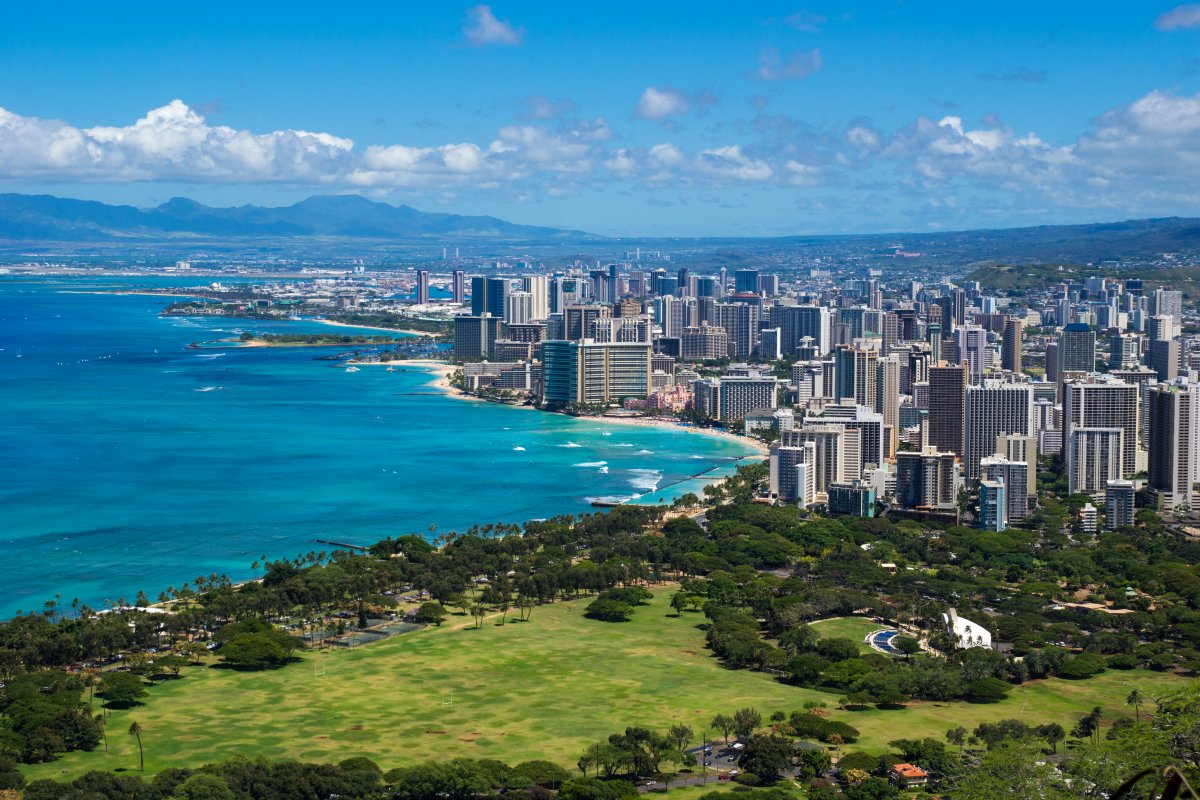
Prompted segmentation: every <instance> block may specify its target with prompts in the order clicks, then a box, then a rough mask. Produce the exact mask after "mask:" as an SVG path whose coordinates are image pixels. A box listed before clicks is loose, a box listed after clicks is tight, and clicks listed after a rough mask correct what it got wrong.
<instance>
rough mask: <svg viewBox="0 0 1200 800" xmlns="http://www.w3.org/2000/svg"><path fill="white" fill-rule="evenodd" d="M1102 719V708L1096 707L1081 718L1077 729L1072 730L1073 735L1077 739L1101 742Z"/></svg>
mask: <svg viewBox="0 0 1200 800" xmlns="http://www.w3.org/2000/svg"><path fill="white" fill-rule="evenodd" d="M1102 718H1103V713H1102V712H1101V710H1100V706H1096V707H1095V708H1093V709H1092V710H1091V712H1090V713H1088V714H1085V715H1084V716H1082V717H1080V718H1079V722H1077V723H1075V727H1074V728H1072V729H1071V735H1072V736H1074V737H1075V738H1076V739H1091V740H1093V741H1099V739H1100V720H1101V719H1102Z"/></svg>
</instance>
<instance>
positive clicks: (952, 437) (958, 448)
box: [929, 363, 994, 458]
mask: <svg viewBox="0 0 1200 800" xmlns="http://www.w3.org/2000/svg"><path fill="white" fill-rule="evenodd" d="M967 377H968V373H967V367H966V366H965V365H963V364H954V365H950V364H946V363H939V364H936V365H933V366H930V367H929V444H930V446H931V447H934V448H936V449H937V450H939V451H941V452H948V453H953V454H954V455H956V456H958V457H959V458H962V457H963V456H964V454H965V452H966V442H965V438H964V431H965V424H966V388H967V383H968V380H967ZM993 441H994V440H993Z"/></svg>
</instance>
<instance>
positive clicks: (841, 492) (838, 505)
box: [829, 480, 875, 517]
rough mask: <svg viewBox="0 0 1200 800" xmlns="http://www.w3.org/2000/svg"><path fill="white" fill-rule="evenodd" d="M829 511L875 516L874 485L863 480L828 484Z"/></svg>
mask: <svg viewBox="0 0 1200 800" xmlns="http://www.w3.org/2000/svg"><path fill="white" fill-rule="evenodd" d="M829 513H830V514H849V515H850V516H854V517H873V516H875V487H874V486H872V485H871V484H870V483H868V482H867V481H863V480H857V481H846V482H845V483H831V484H829Z"/></svg>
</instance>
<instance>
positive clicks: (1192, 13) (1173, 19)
mask: <svg viewBox="0 0 1200 800" xmlns="http://www.w3.org/2000/svg"><path fill="white" fill-rule="evenodd" d="M1198 25H1200V4H1195V3H1190V4H1188V5H1182V6H1176V7H1175V8H1172V9H1171V10H1170V11H1166V12H1163V13H1162V14H1159V15H1158V18H1157V19H1155V20H1154V27H1156V28H1158V29H1159V30H1160V31H1174V30H1179V29H1180V28H1195V27H1196V26H1198Z"/></svg>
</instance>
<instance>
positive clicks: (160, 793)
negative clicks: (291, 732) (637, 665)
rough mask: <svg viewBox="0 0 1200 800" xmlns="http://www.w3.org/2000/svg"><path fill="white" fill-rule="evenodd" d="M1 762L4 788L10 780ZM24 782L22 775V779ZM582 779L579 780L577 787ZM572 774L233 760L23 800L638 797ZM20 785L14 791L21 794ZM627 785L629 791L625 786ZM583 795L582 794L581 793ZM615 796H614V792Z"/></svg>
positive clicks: (51, 786)
mask: <svg viewBox="0 0 1200 800" xmlns="http://www.w3.org/2000/svg"><path fill="white" fill-rule="evenodd" d="M5 774H6V773H5V772H4V770H3V762H0V782H3V780H4V777H5ZM18 779H19V773H18ZM578 781H579V779H574V782H575V783H578ZM572 783H573V781H572V779H571V776H570V774H569V773H568V772H567V771H566V770H565V769H563V768H562V767H559V766H558V765H556V764H552V763H550V762H548V761H526V762H524V763H521V764H517V765H516V766H514V767H509V766H508V765H506V764H504V763H502V762H499V761H492V760H486V759H479V760H476V759H455V760H453V761H444V762H428V763H425V764H418V765H416V766H412V767H403V768H400V769H393V770H389V771H387V772H384V771H383V770H382V769H381V768H380V767H379V766H378V765H377V764H375V762H373V761H371V760H370V759H368V758H364V757H362V756H356V757H353V758H348V759H346V760H344V761H341V762H339V763H337V764H308V763H301V762H296V761H281V762H269V761H266V760H265V759H258V760H250V759H247V758H234V759H231V760H229V761H225V762H223V763H220V764H210V765H207V766H204V767H200V768H198V769H179V768H171V769H166V770H163V771H162V772H160V773H158V774H157V775H155V776H154V777H153V778H149V779H146V778H143V777H141V776H136V775H116V774H113V773H110V772H100V771H93V772H88V773H86V774H84V775H81V776H79V777H78V778H75V779H74V780H72V781H71V782H70V783H60V782H58V781H54V780H38V781H33V782H32V783H30V784H28V785H27V786H24V791H25V800H93V799H94V798H97V797H103V798H109V799H110V800H125V799H128V800H285V798H288V799H290V798H295V797H341V798H345V799H346V800H354V799H355V798H361V799H362V800H368V799H369V800H374V799H375V798H378V799H379V800H382V799H383V798H394V800H473V798H483V797H492V798H501V800H550V798H551V797H552V792H553V791H555V790H557V791H558V792H559V796H560V797H561V796H563V794H564V792H565V793H566V796H567V797H568V798H572V797H573V798H575V800H620V798H623V797H628V796H632V795H636V792H635V791H634V789H633V786H632V784H628V783H626V784H624V785H623V786H620V785H616V786H613V787H612V789H608V788H607V787H608V784H604V786H605V787H606V791H605V793H603V794H597V793H593V792H588V791H587V789H588V782H584V783H583V784H582V785H581V786H578V787H576V788H574V789H572ZM22 786H23V782H21V781H19V780H17V781H15V782H14V785H12V786H11V787H9V788H14V789H20V788H22ZM626 787H627V788H626ZM581 790H582V791H581ZM614 790H616V791H614Z"/></svg>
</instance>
